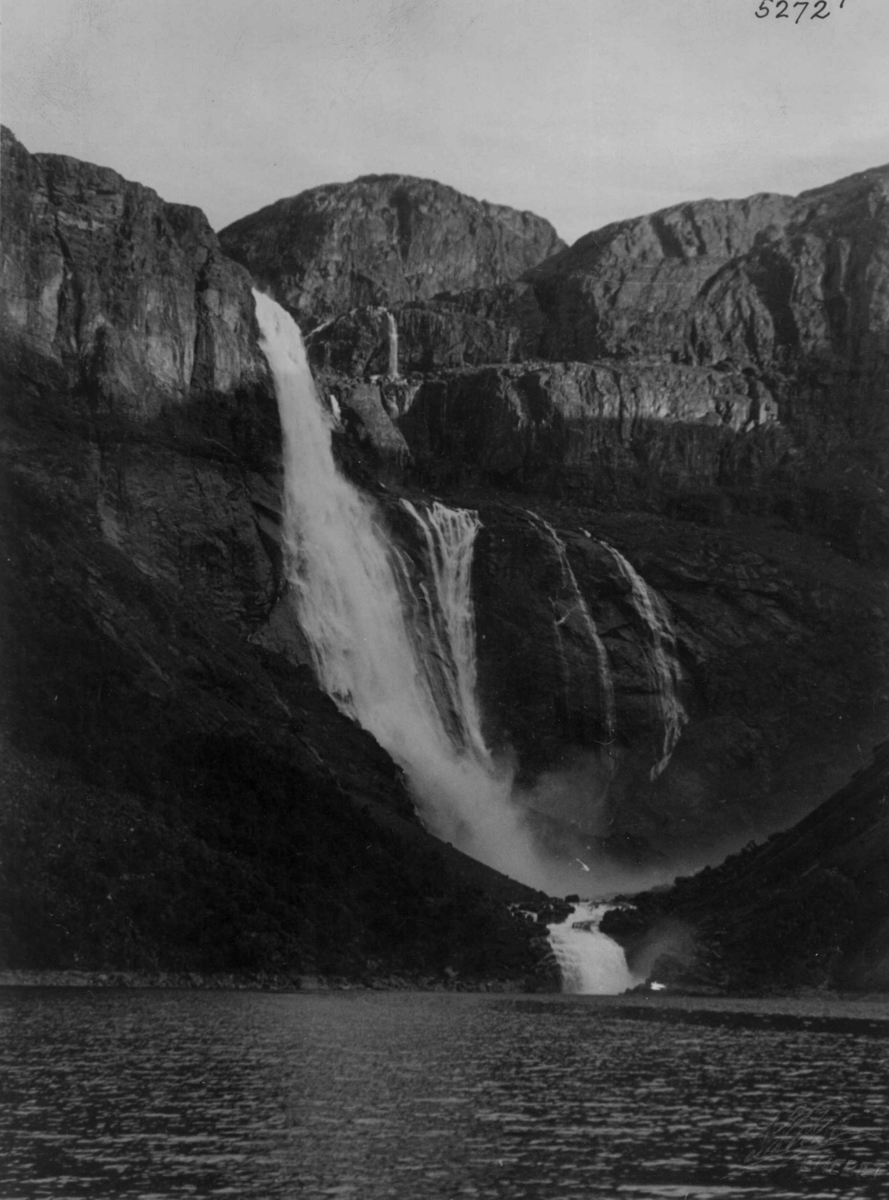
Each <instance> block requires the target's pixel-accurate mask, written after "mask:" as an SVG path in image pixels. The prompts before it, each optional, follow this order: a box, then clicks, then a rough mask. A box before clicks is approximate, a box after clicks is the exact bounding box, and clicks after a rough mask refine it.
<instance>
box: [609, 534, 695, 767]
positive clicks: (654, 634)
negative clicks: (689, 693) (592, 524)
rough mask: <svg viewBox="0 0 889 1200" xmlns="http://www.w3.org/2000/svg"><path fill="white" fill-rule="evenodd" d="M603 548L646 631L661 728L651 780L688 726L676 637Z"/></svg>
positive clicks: (641, 587)
mask: <svg viewBox="0 0 889 1200" xmlns="http://www.w3.org/2000/svg"><path fill="white" fill-rule="evenodd" d="M602 545H603V546H605V548H606V549H607V550H608V552H609V553H610V554H611V556H612V557H613V559H614V561H615V562H616V563H617V567H618V570H619V571H620V573H621V576H622V577H623V578H624V579H625V580H626V581H627V583H629V585H630V589H631V596H632V601H633V607H634V608H635V610H636V612H637V613H638V615H639V617H640V618H641V620H642V622H643V624H644V625H645V627H646V630H647V631H648V636H649V645H648V647H647V653H646V655H645V666H646V670H647V672H648V676H649V681H650V684H651V686H652V688H653V690H654V693H655V695H656V697H657V705H658V709H659V710H660V715H661V721H662V723H663V727H664V740H663V744H662V747H661V755H660V758H659V759H658V761H657V762H656V763H655V765H654V766H653V767H652V768H651V778H652V779H657V777H658V775H660V774H661V772H662V771H663V770H664V769H665V768H666V766H667V764H668V763H669V761H670V757H671V755H672V754H673V751H674V749H675V748H676V743H677V742H678V741H679V738H680V735H681V734H682V730H683V727H684V726H685V725H686V724H687V723H688V714H687V713H686V711H685V709H684V708H683V706H682V701H681V700H680V699H679V692H678V687H679V684H680V682H681V678H682V677H681V672H680V670H679V663H678V662H677V661H676V635H675V634H674V632H673V626H672V624H671V622H670V614H669V613H668V612H667V608H666V605H665V604H664V602H663V601H662V600H661V598H660V596H659V595H658V594H657V592H655V591H654V590H653V589H652V588H650V587H649V586H648V584H647V583H646V582H645V580H644V579H643V578H642V576H641V575H640V574H639V573H638V572H637V571H636V569H635V568H634V567H633V565H632V563H629V562H627V560H626V559H625V558H624V556H623V555H622V554H621V553H620V551H619V550H615V548H614V547H613V546H609V545H608V544H607V543H606V542H603V543H602Z"/></svg>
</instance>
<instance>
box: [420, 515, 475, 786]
mask: <svg viewBox="0 0 889 1200" xmlns="http://www.w3.org/2000/svg"><path fill="white" fill-rule="evenodd" d="M401 503H402V506H403V507H404V508H405V509H406V511H407V512H409V513H410V515H411V516H412V517H413V519H414V520H415V521H416V523H417V525H418V526H419V527H420V530H421V531H422V533H423V538H424V541H425V544H426V558H427V562H428V564H429V568H430V573H431V576H432V591H431V592H430V590H429V587H428V586H427V584H425V583H421V584H420V586H419V592H420V595H421V597H422V599H423V605H424V608H425V614H424V615H425V624H426V627H427V628H428V630H429V637H430V641H431V649H432V657H431V659H430V657H429V655H428V654H427V655H426V661H427V662H428V663H430V664H431V666H432V667H433V669H435V671H436V675H437V676H438V678H439V679H440V681H441V684H440V687H439V688H438V689H436V692H437V695H438V696H440V697H441V699H440V701H439V703H438V709H439V712H440V713H441V714H442V716H443V717H444V719H445V720H446V721H447V722H449V723H450V724H452V725H453V726H454V734H453V736H452V740H454V742H455V745H456V746H457V747H458V748H459V749H461V750H464V751H466V752H467V753H471V754H473V755H474V756H475V757H476V758H477V759H478V761H479V762H483V763H486V764H488V765H490V763H491V755H490V752H489V750H488V747H487V746H486V745H485V740H484V737H483V735H482V730H481V714H480V713H479V709H478V701H477V700H476V695H475V685H476V665H475V613H474V611H473V607H472V581H471V572H472V551H473V546H474V543H475V535H476V533H477V532H478V530H479V528H480V522H479V519H478V517H477V516H476V514H475V513H473V512H468V511H467V510H466V509H452V508H446V507H445V505H443V504H439V502H438V501H437V500H436V501H435V503H434V504H433V505H432V507H431V508H430V509H429V510H428V512H426V513H422V512H420V511H419V510H418V509H417V508H416V507H415V505H413V504H412V503H411V502H410V500H402V501H401Z"/></svg>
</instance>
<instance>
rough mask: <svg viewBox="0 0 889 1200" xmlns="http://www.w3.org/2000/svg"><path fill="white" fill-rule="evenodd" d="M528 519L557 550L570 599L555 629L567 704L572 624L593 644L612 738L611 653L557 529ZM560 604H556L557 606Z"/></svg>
mask: <svg viewBox="0 0 889 1200" xmlns="http://www.w3.org/2000/svg"><path fill="white" fill-rule="evenodd" d="M528 516H529V517H530V518H531V519H532V520H533V522H534V524H535V525H538V526H539V527H540V528H541V529H543V530H544V532H545V533H546V535H547V537H548V538H549V540H550V542H551V544H552V547H553V549H554V550H555V552H556V557H557V560H558V563H559V572H560V574H561V579H562V589H563V592H564V593H565V597H566V598H567V602H566V600H565V599H563V600H562V601H561V603H558V604H557V608H560V609H561V612H560V613H559V615H558V616H557V617H556V619H555V620H554V622H553V624H554V628H555V633H556V645H557V647H558V653H559V663H560V665H561V667H562V676H563V681H564V686H565V691H566V703H568V695H567V693H568V690H569V688H570V683H571V681H570V678H569V672H568V664H567V658H566V655H565V649H564V645H563V641H562V639H563V637H564V634H563V628H564V627H565V626H566V625H568V627H569V628H571V627H572V626H573V627H575V628H577V629H578V630H579V632H580V634H581V636H582V637H585V639H586V640H587V641H588V642H589V644H590V645H591V646H592V647H593V650H594V653H595V655H596V667H597V672H598V678H599V690H600V692H601V695H602V700H603V704H604V708H605V730H606V734H607V737H608V739H609V740H610V739H611V738H612V737H613V735H614V684H613V683H612V680H611V671H610V669H609V666H608V652H607V651H606V649H605V645H604V643H603V641H602V639H601V638H600V637H599V631H598V629H597V628H596V622H595V621H594V620H593V616H592V613H591V612H590V609H589V605H588V604H587V602H586V600H585V599H584V597H583V594H582V592H581V590H580V587H579V586H578V583H577V576H576V575H575V574H574V570H573V569H572V566H571V563H570V562H569V561H568V552H567V550H566V549H565V543H564V542H563V541H562V539H561V538H560V537H559V535H558V534H557V533H556V531H555V529H553V527H552V525H550V523H549V522H548V521H545V520H544V519H543V517H541V516H538V515H537V513H532V512H528ZM556 603H557V602H556V601H554V604H556Z"/></svg>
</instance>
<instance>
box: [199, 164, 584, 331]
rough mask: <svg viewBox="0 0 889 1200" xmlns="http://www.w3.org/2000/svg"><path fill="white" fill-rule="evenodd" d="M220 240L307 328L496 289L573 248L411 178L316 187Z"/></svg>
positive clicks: (510, 214)
mask: <svg viewBox="0 0 889 1200" xmlns="http://www.w3.org/2000/svg"><path fill="white" fill-rule="evenodd" d="M220 239H221V242H222V245H223V248H224V249H225V251H226V253H227V254H229V255H231V257H232V258H234V259H236V260H237V261H238V262H240V263H243V264H244V265H245V266H246V267H247V268H248V269H249V270H250V271H251V273H252V274H253V276H254V278H255V279H257V280H258V281H259V283H260V285H261V286H262V287H263V288H264V289H267V290H268V291H269V292H270V294H271V295H273V296H274V297H275V299H276V300H278V302H279V303H281V304H284V305H286V306H287V307H288V308H289V309H291V310H292V312H293V313H294V315H295V316H296V319H297V321H298V322H299V323H301V324H302V325H304V326H305V327H306V329H308V328H311V326H313V325H315V324H317V323H318V322H319V321H322V320H326V319H327V318H329V317H333V316H337V315H339V314H341V313H343V312H347V311H348V310H349V309H352V308H354V307H356V306H358V305H380V304H385V305H392V304H397V303H399V302H400V301H407V300H426V299H428V298H430V297H431V296H434V295H436V294H437V293H438V292H443V291H460V290H462V289H464V288H472V287H490V286H494V285H496V284H499V283H503V282H505V281H506V280H510V279H515V278H517V277H518V276H519V275H521V274H522V273H523V272H524V271H527V270H528V268H529V267H533V266H535V265H536V264H537V263H539V262H541V261H542V260H543V259H545V258H548V257H549V255H551V254H554V253H555V252H556V251H557V250H560V249H561V248H562V247H563V245H564V243H563V242H562V241H561V240H560V239H559V238H558V237H557V235H556V232H555V230H554V229H553V227H552V226H551V225H550V224H549V223H548V222H547V221H544V220H543V219H542V218H540V217H536V216H535V215H534V214H533V213H529V212H517V211H516V210H515V209H512V208H506V207H504V206H503V205H498V204H489V203H488V202H487V201H484V200H483V201H478V200H473V199H472V198H471V197H469V196H464V195H462V194H461V193H460V192H457V191H455V190H454V189H453V188H449V187H445V186H443V185H442V184H440V183H435V182H434V181H433V180H430V179H415V178H413V177H411V176H408V175H367V176H364V177H362V178H361V179H356V180H354V181H353V182H352V183H344V184H328V185H327V186H325V187H320V188H313V189H311V191H307V192H302V193H300V195H298V196H292V197H290V198H289V199H286V200H279V201H278V202H277V203H276V204H272V205H269V206H268V207H267V208H263V209H260V211H259V212H256V213H253V214H251V215H250V216H248V217H243V218H241V220H239V221H235V222H234V224H232V225H229V226H228V227H227V228H226V229H224V230H223V231H222V233H221V234H220Z"/></svg>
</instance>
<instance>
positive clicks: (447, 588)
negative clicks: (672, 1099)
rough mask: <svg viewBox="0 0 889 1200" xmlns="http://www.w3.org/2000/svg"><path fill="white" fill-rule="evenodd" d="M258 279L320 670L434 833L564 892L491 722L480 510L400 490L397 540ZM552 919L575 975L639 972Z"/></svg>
mask: <svg viewBox="0 0 889 1200" xmlns="http://www.w3.org/2000/svg"><path fill="white" fill-rule="evenodd" d="M253 294H254V298H255V303H256V316H257V321H258V323H259V328H260V333H261V342H260V344H261V347H262V349H263V352H264V353H265V355H266V358H267V360H268V363H269V367H270V369H271V372H272V375H273V377H274V381H275V391H276V394H277V398H278V409H279V414H280V420H281V430H282V438H283V459H284V514H283V532H282V541H283V551H284V561H285V570H286V576H287V582H288V585H289V594H290V596H291V598H292V600H293V603H294V605H295V607H296V614H297V617H298V620H299V623H300V626H301V628H302V630H303V632H304V633H305V635H306V638H307V640H308V642H309V645H310V647H311V656H312V663H313V666H314V670H315V673H316V675H317V678H318V681H319V683H320V685H321V686H322V687H323V688H324V690H325V691H326V692H327V693H328V695H330V696H331V697H332V698H333V700H334V701H335V702H336V704H337V705H338V707H339V708H340V710H341V711H342V712H344V713H345V714H347V715H348V716H349V717H351V718H352V719H354V720H355V721H357V722H358V723H359V724H360V725H362V726H363V727H364V728H365V729H366V730H368V731H369V732H370V733H371V734H372V735H373V736H374V737H375V738H376V740H377V741H378V742H379V743H380V745H382V746H383V747H384V749H386V750H387V751H388V752H389V754H390V755H391V756H392V758H393V759H394V760H395V761H396V762H397V763H399V764H400V766H401V767H402V768H403V770H404V772H405V775H406V776H407V779H408V783H409V785H410V788H411V792H412V794H413V796H414V799H415V801H416V803H417V807H418V810H419V812H420V816H421V817H422V819H423V822H424V824H425V825H426V827H427V828H428V829H429V830H430V831H431V832H432V833H434V834H436V835H437V836H438V837H440V838H441V839H442V840H444V841H449V842H452V843H453V844H454V845H455V846H456V847H458V848H459V849H461V850H463V851H464V852H465V853H467V854H469V855H471V856H472V857H474V858H476V859H478V860H480V861H481V862H484V863H487V864H488V865H489V866H491V867H494V868H495V869H496V870H498V871H501V872H503V873H504V874H506V875H509V876H511V877H512V878H514V879H517V880H520V881H521V882H523V883H525V884H528V885H529V886H531V887H534V888H538V889H540V890H541V891H547V892H549V893H550V894H553V893H557V892H558V891H559V890H562V891H564V890H565V884H566V882H567V880H566V877H565V874H564V870H565V868H564V864H561V863H559V862H556V861H554V860H552V859H548V858H546V857H545V856H544V855H543V854H542V853H541V852H540V851H539V849H538V848H537V846H536V844H535V841H534V837H533V834H532V833H531V832H530V830H529V827H528V825H527V823H526V821H525V818H524V815H523V812H522V809H521V806H520V805H519V804H517V803H515V801H514V798H513V780H512V774H511V771H510V770H509V769H507V768H506V767H501V765H500V764H499V763H498V762H497V761H496V760H495V758H494V756H493V755H492V754H491V752H490V750H489V748H488V746H487V744H486V742H485V738H484V734H483V730H482V721H481V715H480V712H479V707H478V702H477V699H476V655H475V617H474V612H473V606H472V594H471V570H472V556H473V548H474V544H475V538H476V534H477V533H478V530H479V528H480V523H479V519H478V516H477V515H476V514H475V513H473V512H470V511H468V510H465V509H451V508H448V507H446V506H445V505H443V504H440V503H437V502H436V503H433V504H431V505H428V506H427V505H420V504H415V503H412V502H410V501H407V500H402V501H401V504H402V507H403V509H404V511H405V513H406V514H407V515H408V516H409V517H410V519H411V520H412V521H413V523H414V524H415V526H416V527H417V529H418V531H419V534H420V535H421V536H420V539H419V541H420V553H419V555H418V554H417V552H416V549H415V550H414V553H413V555H409V554H408V553H407V551H406V550H405V549H403V548H400V547H399V546H398V544H397V543H396V541H395V540H394V539H393V537H392V536H391V534H390V531H389V529H388V527H387V521H386V515H385V513H384V512H383V510H382V509H381V508H380V506H379V505H377V504H376V503H375V502H374V500H373V499H372V498H371V497H369V496H367V495H365V494H363V493H362V492H361V491H359V490H358V489H357V488H356V487H355V486H354V485H353V484H352V483H350V482H349V480H347V479H346V478H345V476H343V475H342V474H341V473H340V471H339V469H338V468H337V466H336V463H335V460H334V457H333V452H332V448H331V433H332V430H333V428H334V426H335V424H336V416H335V414H334V413H333V412H332V411H331V409H330V407H329V406H328V405H327V404H326V403H325V402H324V401H323V399H322V398H321V397H319V395H318V394H317V392H316V390H315V385H314V380H313V378H312V374H311V371H310V370H309V366H308V362H307V360H306V354H305V349H304V347H303V343H302V338H301V337H300V332H299V329H298V328H297V326H296V324H295V323H294V321H293V319H292V318H291V317H290V315H289V314H288V313H286V312H285V311H284V309H282V308H281V307H280V305H278V304H276V303H275V301H274V300H272V299H270V298H269V297H268V296H265V295H263V294H262V293H259V292H254V293H253ZM551 536H552V537H553V538H554V544H557V542H558V539H557V538H556V536H555V533H554V531H552V532H551ZM562 549H563V550H564V547H563V548H562ZM560 562H563V563H564V565H563V567H562V569H563V573H564V578H565V580H566V588H569V585H570V589H569V590H570V591H571V594H572V596H574V597H575V600H574V603H575V605H576V609H577V613H578V614H579V616H578V619H579V620H581V622H582V623H583V626H584V628H586V629H588V633H589V637H590V640H591V641H592V642H593V644H594V645H596V644H598V646H601V643H598V635H597V634H595V626H594V625H593V623H592V618H591V617H590V616H589V612H588V610H586V606H585V604H584V602H583V600H582V597H581V596H580V592H579V590H578V588H577V582H576V580H575V579H574V576H573V572H572V571H571V569H570V565H569V564H568V563H567V558H565V559H564V560H562V559H560ZM567 617H568V613H567V612H566V615H565V619H567ZM597 653H598V649H597ZM602 653H603V661H604V650H603V651H602ZM611 703H612V705H613V700H612V702H611ZM609 711H611V710H609ZM575 881H576V875H575V876H572V883H573V882H575ZM584 911H585V910H584ZM590 919H592V918H590ZM551 933H552V938H553V947H554V951H555V953H556V955H557V957H558V959H559V961H560V963H563V964H564V966H563V969H564V971H565V972H566V975H565V979H566V981H567V982H566V986H568V987H569V988H570V990H575V991H621V990H623V988H624V987H625V986H629V984H626V983H621V979H623V978H624V977H623V976H621V975H620V973H619V966H620V961H621V960H622V951H621V950H620V948H619V947H618V946H617V945H616V943H614V942H612V941H611V940H610V939H609V938H606V937H605V936H604V935H602V934H599V933H597V932H596V933H595V934H591V933H590V932H589V931H588V930H580V929H573V928H570V929H569V928H565V929H561V928H559V929H556V930H554V931H551ZM579 939H583V940H582V941H580V944H579V947H578V946H577V945H575V943H576V942H578V940H579ZM572 947H573V949H572ZM581 951H582V953H581ZM581 959H582V960H583V963H584V964H585V965H584V966H582V967H578V966H577V962H578V961H580V960H581ZM595 961H599V962H600V966H599V967H595ZM623 966H624V970H625V968H626V964H625V963H624V964H623ZM603 980H606V982H605V983H603V982H602V981H603Z"/></svg>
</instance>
